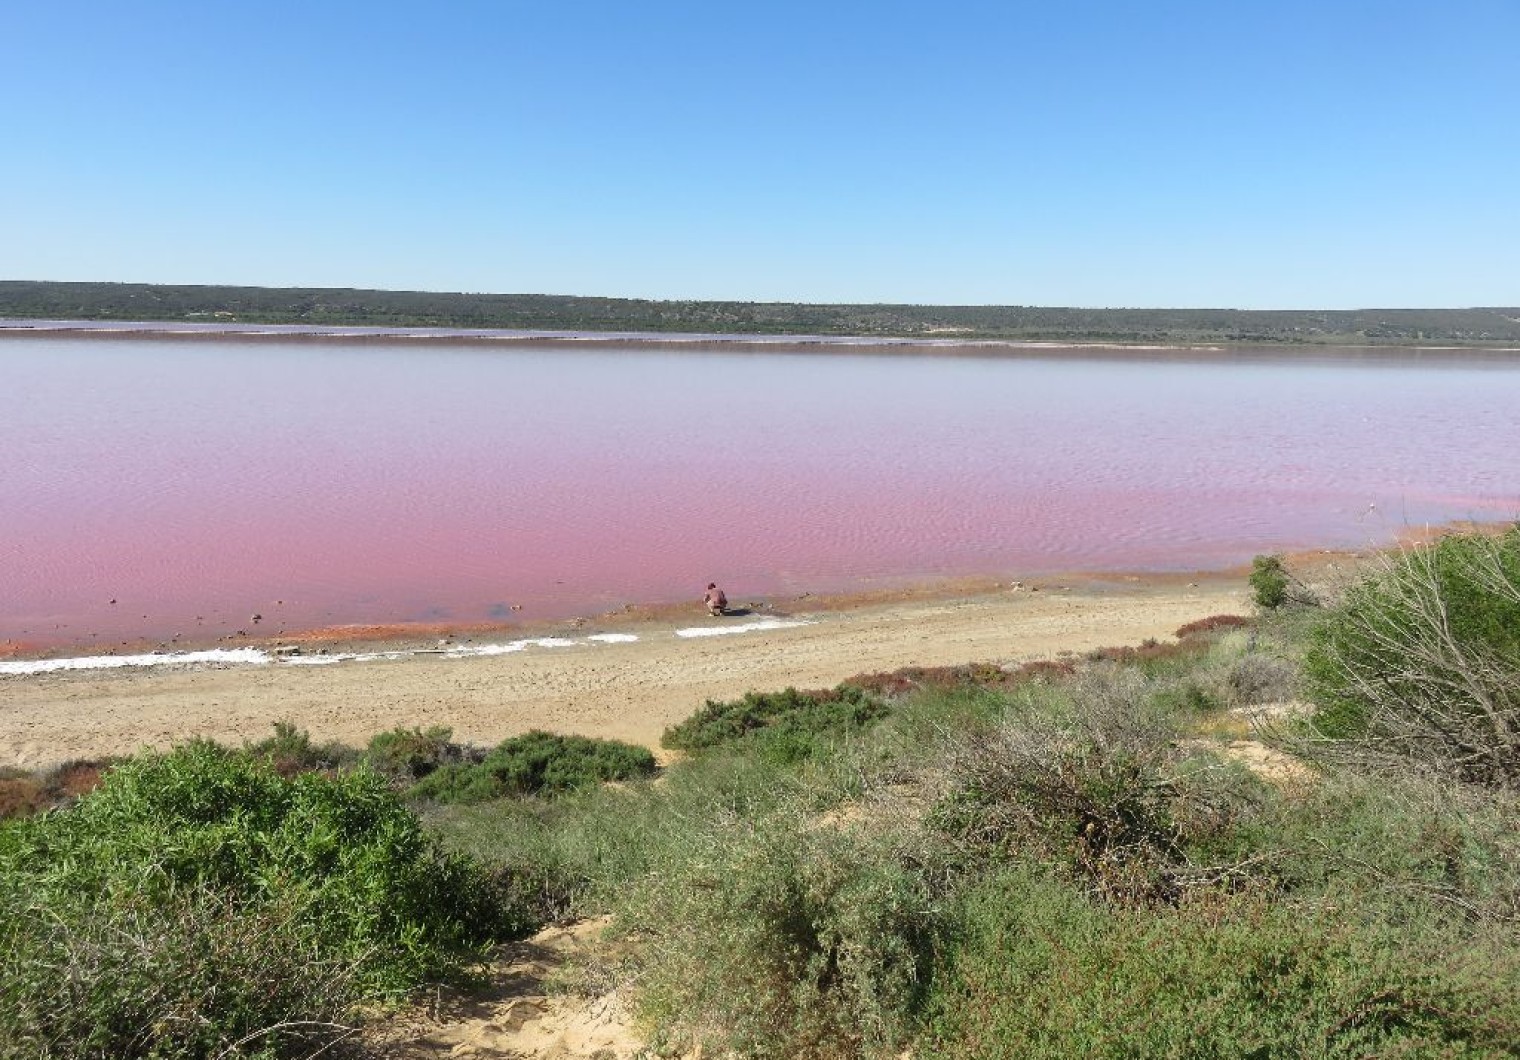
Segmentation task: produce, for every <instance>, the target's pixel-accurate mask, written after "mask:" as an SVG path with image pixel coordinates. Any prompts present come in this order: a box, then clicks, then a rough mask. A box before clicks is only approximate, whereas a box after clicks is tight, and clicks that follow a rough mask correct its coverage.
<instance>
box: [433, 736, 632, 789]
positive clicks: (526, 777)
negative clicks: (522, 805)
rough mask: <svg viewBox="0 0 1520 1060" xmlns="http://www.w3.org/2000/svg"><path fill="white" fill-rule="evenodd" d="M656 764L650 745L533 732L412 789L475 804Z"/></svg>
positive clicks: (624, 776) (627, 774) (617, 776)
mask: <svg viewBox="0 0 1520 1060" xmlns="http://www.w3.org/2000/svg"><path fill="white" fill-rule="evenodd" d="M655 768H656V764H655V760H654V755H653V754H651V753H650V752H649V749H648V748H646V747H638V746H636V745H634V744H628V743H623V742H621V741H619V740H594V739H590V738H588V737H585V736H562V735H558V734H556V733H548V732H530V733H525V734H524V735H522V736H514V737H512V738H511V739H509V740H504V741H503V742H502V743H501V744H499V745H498V746H497V747H496V749H495V750H493V751H492V752H491V753H490V754H488V755H486V756H485V758H483V759H482V760H481V761H480V762H478V763H475V764H468V765H464V764H460V765H445V766H443V767H441V768H439V769H437V770H435V771H433V772H431V773H429V774H428V775H427V776H426V777H424V778H423V779H422V780H421V781H419V782H418V783H417V785H416V786H415V787H413V788H412V789H411V794H412V796H413V797H415V798H419V799H432V800H434V801H437V802H453V803H471V802H484V801H486V800H488V799H499V798H504V797H506V796H510V795H559V794H562V793H564V792H569V791H577V790H580V789H582V788H586V787H589V786H592V785H595V784H600V783H603V782H604V781H609V780H632V779H634V778H636V777H647V776H650V775H652V774H653V773H654V771H655Z"/></svg>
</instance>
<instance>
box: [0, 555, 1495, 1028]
mask: <svg viewBox="0 0 1520 1060" xmlns="http://www.w3.org/2000/svg"><path fill="white" fill-rule="evenodd" d="M1277 579H1282V582H1278V581H1277ZM1252 585H1253V589H1254V590H1255V593H1256V597H1257V599H1258V602H1259V607H1258V614H1257V615H1256V616H1255V617H1253V618H1252V619H1249V620H1244V619H1241V618H1238V617H1234V616H1221V617H1219V618H1217V619H1215V620H1206V621H1201V622H1198V623H1194V624H1192V625H1190V626H1189V627H1184V628H1183V629H1182V630H1179V631H1178V636H1177V637H1176V638H1174V639H1168V640H1166V641H1164V642H1156V641H1150V642H1146V643H1144V644H1140V645H1135V646H1130V647H1125V648H1118V649H1111V650H1103V651H1094V652H1089V653H1086V654H1083V655H1067V656H1063V657H1058V658H1055V659H1052V660H1049V661H1047V662H1044V663H1036V664H1026V665H1023V666H1018V667H1005V666H999V665H996V664H994V663H990V662H988V663H968V664H967V665H965V666H959V667H934V668H910V669H906V670H900V671H896V672H893V673H889V674H864V675H861V676H860V677H858V678H856V679H853V680H851V681H848V682H845V683H844V684H842V685H840V686H838V687H836V688H833V689H827V690H815V691H797V690H794V689H787V690H769V691H757V692H754V693H751V694H748V695H745V696H743V697H742V698H740V699H738V700H733V701H724V702H717V701H715V702H711V703H709V704H708V705H707V706H706V707H705V708H704V709H702V710H701V711H698V712H697V713H696V714H694V715H693V716H692V717H691V718H690V719H688V720H687V721H685V722H683V723H681V724H678V725H675V726H672V727H671V728H670V729H669V730H668V731H667V733H666V735H665V739H664V744H665V746H666V748H667V749H668V750H669V752H670V755H671V756H673V757H674V761H673V762H672V763H671V764H669V765H667V766H666V767H665V768H663V769H657V768H656V767H655V762H654V759H653V757H652V756H651V755H650V754H649V752H648V751H647V750H645V749H643V748H638V747H634V746H630V745H622V744H614V743H611V742H609V741H596V740H590V739H584V738H562V737H555V736H552V735H549V734H543V733H538V734H529V735H527V736H523V737H517V738H514V739H513V740H508V741H506V742H505V743H503V744H502V745H500V746H498V747H496V748H492V749H485V748H476V747H471V746H468V745H462V744H458V743H455V742H453V740H452V738H451V734H450V733H449V732H448V731H447V730H442V729H437V730H416V729H410V730H405V729H403V730H396V731H393V732H390V733H386V734H382V735H381V736H378V737H376V738H375V740H374V741H372V742H371V743H370V745H369V746H368V747H367V748H365V749H363V750H359V749H352V748H346V747H343V746H341V745H335V744H333V745H321V744H315V743H313V741H311V740H310V739H309V738H308V737H306V735H305V734H304V733H302V732H301V731H300V730H298V729H296V728H295V727H293V726H283V727H281V728H280V729H279V730H278V731H277V732H276V734H275V735H274V736H273V737H272V738H271V739H269V740H267V741H264V742H262V743H260V744H253V745H248V746H245V747H241V748H236V749H234V748H228V747H219V746H216V745H212V744H209V743H197V744H192V745H188V746H184V747H181V748H178V749H176V750H174V751H173V752H170V753H164V754H149V755H142V756H137V757H135V758H133V759H131V760H125V761H118V762H113V763H95V764H93V765H92V766H91V767H90V769H91V770H93V773H91V779H90V782H92V783H93V782H96V781H98V786H97V787H95V788H93V790H88V791H84V792H83V793H81V790H80V789H82V788H86V787H88V784H86V783H82V782H73V783H70V782H66V781H68V778H71V777H72V778H76V781H77V777H78V775H79V770H78V767H75V770H74V772H72V773H68V774H67V776H63V775H62V774H60V776H51V777H33V776H27V775H19V774H18V775H13V776H10V777H9V778H7V779H6V780H5V781H3V782H0V784H3V785H5V786H4V787H0V796H5V795H6V794H7V793H8V797H9V802H8V804H7V805H8V806H9V807H10V810H11V812H13V813H14V814H16V816H15V817H14V818H13V819H12V820H10V821H9V822H7V823H5V824H4V825H0V984H3V985H0V1056H3V1057H6V1058H10V1057H17V1058H19V1057H97V1056H98V1057H130V1056H141V1057H166V1058H167V1057H224V1056H225V1057H232V1056H245V1057H247V1056H261V1057H305V1056H314V1055H317V1054H318V1052H319V1051H320V1050H326V1051H325V1052H323V1053H322V1055H326V1056H341V1055H345V1053H347V1054H349V1055H363V1054H364V1053H365V1052H366V1051H367V1050H369V1049H370V1046H367V1045H366V1044H365V1042H366V1041H368V1040H370V1039H369V1037H368V1036H367V1033H366V1029H367V1028H372V1027H373V1026H375V1025H376V1024H379V1023H383V1022H384V1021H385V1020H387V1019H389V1018H392V1016H393V1014H394V1013H396V1012H398V1011H405V1010H406V1008H407V1006H409V1005H415V1004H417V1003H419V999H421V998H424V997H426V996H429V995H430V994H431V993H432V992H433V991H435V990H436V989H437V984H439V983H448V982H453V983H457V984H460V987H459V988H460V989H464V990H468V989H469V988H470V987H469V982H470V977H471V976H472V975H478V974H481V969H482V968H483V967H484V965H483V964H482V963H481V962H482V961H483V960H484V959H485V957H486V956H487V955H488V954H489V952H490V950H491V947H492V946H493V945H495V944H497V943H499V942H502V941H504V940H508V939H512V938H520V937H522V936H524V935H525V934H527V933H529V932H531V931H533V930H535V929H537V928H538V927H541V926H542V925H545V924H549V923H555V922H567V921H572V920H579V919H585V918H591V917H598V918H604V919H605V921H606V923H607V927H606V929H605V930H604V931H603V933H602V938H601V942H600V944H599V945H598V946H595V947H592V948H591V949H590V950H589V951H587V952H586V953H585V954H583V955H581V956H580V957H579V958H578V960H577V961H576V962H575V963H573V964H572V965H570V966H567V967H565V968H563V969H561V971H560V973H559V975H558V977H557V980H556V983H555V984H554V986H555V989H556V990H558V991H560V992H561V993H562V994H564V995H567V996H588V997H596V996H605V995H608V994H610V993H612V992H614V991H616V992H617V993H618V994H619V995H620V996H621V997H623V998H625V999H626V1001H627V1004H628V1005H629V1006H630V1009H631V1011H632V1013H633V1017H634V1020H635V1024H636V1027H637V1029H638V1032H639V1034H640V1036H641V1040H642V1042H643V1043H644V1048H645V1049H646V1050H647V1052H648V1053H649V1054H650V1055H652V1056H658V1055H691V1054H692V1053H694V1052H695V1051H696V1050H697V1049H698V1048H700V1049H701V1055H703V1056H724V1055H732V1056H743V1057H819V1058H832V1057H896V1056H901V1055H904V1054H905V1053H906V1054H908V1055H912V1056H915V1057H924V1058H929V1057H946V1058H949V1057H1007V1056H1019V1057H1026V1056H1027V1057H1079V1056H1081V1057H1087V1056H1100V1057H1133V1056H1160V1057H1211V1056H1219V1057H1225V1056H1230V1057H1234V1056H1252V1057H1271V1056H1295V1057H1299V1056H1302V1057H1364V1056H1401V1057H1427V1056H1428V1057H1479V1056H1483V1057H1488V1056H1510V1055H1516V1054H1517V1053H1520V989H1517V988H1520V935H1517V930H1516V925H1517V915H1520V832H1517V829H1516V825H1515V821H1516V819H1517V818H1516V811H1517V809H1520V806H1517V795H1516V788H1515V780H1516V778H1517V776H1520V765H1517V762H1520V760H1517V758H1516V744H1515V740H1514V735H1513V734H1514V732H1515V726H1516V721H1517V719H1516V716H1515V711H1516V708H1517V706H1520V530H1513V531H1510V532H1508V533H1507V534H1501V535H1458V536H1453V537H1449V538H1446V539H1445V540H1443V541H1442V542H1440V543H1438V544H1436V545H1434V546H1430V547H1425V548H1421V549H1414V550H1410V551H1407V552H1403V553H1398V554H1394V555H1392V556H1390V557H1387V558H1385V559H1384V560H1382V561H1381V562H1380V563H1379V564H1375V565H1373V566H1372V567H1370V568H1368V569H1366V570H1364V571H1362V572H1359V573H1358V574H1357V575H1356V576H1355V577H1353V578H1351V579H1349V580H1348V581H1347V582H1346V583H1345V584H1342V585H1335V586H1327V585H1301V584H1298V583H1297V582H1295V581H1294V580H1293V575H1292V571H1291V570H1288V569H1286V568H1284V567H1283V565H1282V564H1281V563H1277V564H1272V563H1263V564H1258V566H1257V569H1256V572H1255V573H1253V576H1252ZM1279 590H1280V591H1279ZM97 774H98V775H97ZM60 777H62V779H60ZM354 1028H357V1029H358V1032H357V1033H354V1032H353V1029H354Z"/></svg>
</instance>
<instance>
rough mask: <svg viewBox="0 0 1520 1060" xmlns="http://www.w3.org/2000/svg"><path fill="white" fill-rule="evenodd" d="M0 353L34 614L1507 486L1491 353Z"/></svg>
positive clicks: (658, 596) (361, 598)
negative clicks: (1003, 354) (1095, 354)
mask: <svg viewBox="0 0 1520 1060" xmlns="http://www.w3.org/2000/svg"><path fill="white" fill-rule="evenodd" d="M0 369H3V371H4V377H5V379H6V380H7V387H6V395H5V398H4V407H5V415H4V416H3V417H0V444H3V446H4V452H5V454H6V456H5V458H4V460H3V461H0V513H3V527H0V529H3V531H4V533H3V536H0V642H3V641H11V642H22V643H26V644H28V645H43V646H46V645H64V644H71V645H80V646H85V647H89V646H95V647H98V648H100V649H106V648H109V647H112V646H115V645H118V644H120V643H121V642H124V641H125V642H136V641H138V640H140V639H144V638H147V639H162V640H166V641H167V640H171V639H172V638H175V637H178V638H180V639H181V640H182V641H183V642H186V643H193V642H206V641H211V640H215V639H216V638H217V637H220V636H229V635H233V636H235V635H236V633H237V631H239V630H241V631H244V632H245V633H246V634H248V635H257V636H272V635H275V634H277V633H278V632H279V631H281V630H296V629H303V628H312V627H318V626H324V625H330V624H338V623H404V622H425V623H448V622H460V623H479V622H504V623H510V622H514V621H519V620H520V621H532V620H544V619H555V618H564V617H569V616H572V615H589V614H595V613H597V612H602V611H608V610H612V609H616V608H619V607H621V606H623V605H624V604H627V603H630V602H634V601H664V600H677V599H683V598H687V597H692V598H695V597H697V596H700V592H701V588H702V586H704V585H706V583H707V582H708V581H710V580H714V579H716V580H719V581H720V582H722V583H723V584H724V586H725V588H727V589H728V590H729V596H730V598H731V599H734V600H736V601H743V600H745V599H746V598H749V597H757V596H776V595H784V594H792V593H800V592H805V591H806V592H821V591H850V590H858V589H867V588H871V587H874V586H879V585H886V584H892V583H900V582H907V581H913V580H924V579H932V578H941V577H957V576H963V575H978V574H986V575H1004V574H1006V575H1009V576H1021V575H1027V574H1037V573H1041V572H1051V571H1060V570H1188V569H1200V568H1207V567H1222V566H1225V565H1229V564H1232V563H1237V562H1240V561H1242V560H1245V559H1248V558H1249V557H1250V556H1251V555H1252V554H1254V553H1257V552H1262V551H1270V550H1276V549H1283V548H1299V547H1360V546H1364V545H1369V544H1378V543H1383V542H1386V541H1388V540H1390V539H1391V538H1392V537H1393V536H1394V535H1395V534H1396V533H1397V532H1399V531H1400V530H1403V529H1406V528H1410V527H1420V526H1423V525H1427V524H1432V523H1442V522H1446V521H1449V520H1452V519H1463V518H1480V519H1483V518H1513V517H1515V515H1516V514H1517V511H1520V461H1517V460H1516V459H1515V457H1514V453H1515V452H1516V451H1517V450H1520V427H1517V426H1516V422H1517V420H1516V416H1515V413H1514V410H1515V409H1517V408H1520V359H1516V358H1513V357H1503V356H1494V355H1488V356H1476V355H1475V356H1468V355H1464V354H1455V353H1442V354H1426V355H1422V356H1415V355H1411V354H1407V353H1399V352H1392V351H1382V352H1378V353H1376V354H1361V353H1355V352H1352V351H1334V350H1314V351H1297V350H1294V351H1284V352H1281V353H1278V352H1275V351H1274V352H1271V353H1266V352H1260V351H1231V352H1228V353H1218V354H1203V353H1195V354H1190V355H1178V354H1173V353H1168V352H1155V353H1149V354H1139V353H1126V354H1124V355H1122V356H1119V355H1113V356H1091V355H1081V354H1079V353H1077V352H1074V351H1061V350H1041V351H1025V352H1024V353H1022V354H1021V355H1018V356H1001V357H998V356H975V357H951V356H943V355H941V356H933V357H928V356H905V355H903V354H900V353H899V354H885V353H876V354H873V353H861V352H849V353H831V354H819V353H783V352H713V351H704V352H676V351H669V350H659V349H648V348H634V347H630V348H616V347H601V348H595V349H569V350H567V349H539V348H516V347H512V346H498V347H490V348H477V347H463V346H448V345H438V346H378V345H370V344H364V343H352V344H345V343H341V342H327V343H323V344H311V343H304V344H303V343H299V342H288V341H282V340H277V339H263V340H234V339H219V340H204V341H201V340H188V339H179V340H157V339H132V340H113V339H109V338H87V337H81V338H35V337H34V338H27V339H16V340H0ZM255 615H257V616H259V617H258V619H257V621H255V619H254V616H255Z"/></svg>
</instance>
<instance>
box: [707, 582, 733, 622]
mask: <svg viewBox="0 0 1520 1060" xmlns="http://www.w3.org/2000/svg"><path fill="white" fill-rule="evenodd" d="M702 602H703V603H704V604H706V605H707V613H708V614H709V615H721V614H722V613H723V612H724V611H725V610H726V609H727V608H728V597H727V596H724V595H723V590H722V589H719V588H718V583H717V582H708V583H707V593H706V595H704V596H703V597H702Z"/></svg>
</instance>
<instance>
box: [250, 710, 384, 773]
mask: <svg viewBox="0 0 1520 1060" xmlns="http://www.w3.org/2000/svg"><path fill="white" fill-rule="evenodd" d="M246 750H247V751H248V753H249V754H252V755H255V756H258V757H260V758H266V759H268V760H269V762H270V764H271V765H273V766H274V770H275V772H276V773H279V774H280V775H281V776H284V777H290V776H294V775H295V774H297V773H308V772H314V771H320V770H332V769H337V768H339V767H341V766H348V765H353V764H354V763H355V762H356V761H358V758H359V752H358V751H356V750H354V749H353V748H352V747H348V746H347V745H345V744H341V743H338V742H337V741H336V740H333V741H329V742H328V743H324V744H314V743H312V742H311V734H310V733H308V732H307V731H306V730H305V729H298V728H296V726H295V725H294V723H292V722H288V721H277V722H275V723H274V735H273V736H266V737H265V738H264V739H262V740H259V741H258V742H257V743H249V744H247V745H246Z"/></svg>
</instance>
